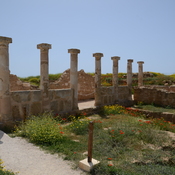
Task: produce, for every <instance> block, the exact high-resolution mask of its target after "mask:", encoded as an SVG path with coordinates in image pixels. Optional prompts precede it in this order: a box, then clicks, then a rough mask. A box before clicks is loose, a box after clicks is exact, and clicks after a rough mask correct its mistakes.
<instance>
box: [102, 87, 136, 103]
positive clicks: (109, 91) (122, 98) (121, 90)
mask: <svg viewBox="0 0 175 175" xmlns="http://www.w3.org/2000/svg"><path fill="white" fill-rule="evenodd" d="M101 97H102V99H101V100H102V105H112V104H115V98H114V87H113V86H110V87H101ZM130 99H131V97H130V92H129V88H128V86H119V87H118V100H117V103H118V104H119V105H123V106H131V105H132V104H133V102H132V101H131V100H130Z"/></svg>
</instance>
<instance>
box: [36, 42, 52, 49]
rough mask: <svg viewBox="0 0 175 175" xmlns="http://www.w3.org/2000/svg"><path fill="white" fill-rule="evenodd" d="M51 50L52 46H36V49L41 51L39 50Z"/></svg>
mask: <svg viewBox="0 0 175 175" xmlns="http://www.w3.org/2000/svg"><path fill="white" fill-rule="evenodd" d="M51 48H52V45H51V44H47V43H41V44H38V45H37V49H41V50H49V49H51Z"/></svg>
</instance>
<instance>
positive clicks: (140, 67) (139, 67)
mask: <svg viewBox="0 0 175 175" xmlns="http://www.w3.org/2000/svg"><path fill="white" fill-rule="evenodd" d="M137 63H138V70H139V73H138V86H139V87H140V86H143V64H144V62H143V61H138V62H137Z"/></svg>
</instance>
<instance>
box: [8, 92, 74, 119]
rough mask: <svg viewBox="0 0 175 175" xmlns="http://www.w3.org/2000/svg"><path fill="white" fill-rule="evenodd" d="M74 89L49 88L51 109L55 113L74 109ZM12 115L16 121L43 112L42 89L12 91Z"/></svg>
mask: <svg viewBox="0 0 175 175" xmlns="http://www.w3.org/2000/svg"><path fill="white" fill-rule="evenodd" d="M72 99H73V90H71V89H64V90H49V101H48V104H49V110H50V111H52V112H54V113H63V112H69V111H72V104H73V101H72ZM11 105H12V116H13V120H14V121H21V120H25V117H26V116H30V115H36V114H39V113H42V112H43V98H42V91H40V90H33V91H13V92H11Z"/></svg>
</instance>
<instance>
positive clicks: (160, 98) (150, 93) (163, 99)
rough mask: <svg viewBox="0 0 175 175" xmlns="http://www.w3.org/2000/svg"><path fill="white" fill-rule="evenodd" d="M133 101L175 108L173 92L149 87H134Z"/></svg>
mask: <svg viewBox="0 0 175 175" xmlns="http://www.w3.org/2000/svg"><path fill="white" fill-rule="evenodd" d="M134 101H135V102H136V103H137V102H143V103H145V104H155V105H159V106H163V107H167V106H170V107H173V108H175V93H174V92H168V91H166V90H165V89H156V88H151V87H140V88H139V87H136V88H134Z"/></svg>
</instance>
